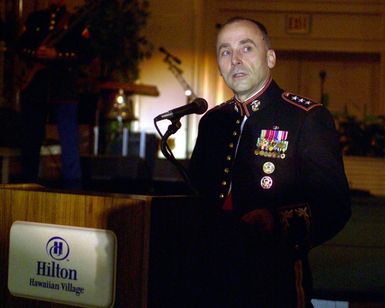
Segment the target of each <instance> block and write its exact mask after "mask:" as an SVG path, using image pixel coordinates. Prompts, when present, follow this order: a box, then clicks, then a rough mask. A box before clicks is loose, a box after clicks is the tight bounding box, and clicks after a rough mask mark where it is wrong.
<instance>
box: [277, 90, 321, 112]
mask: <svg viewBox="0 0 385 308" xmlns="http://www.w3.org/2000/svg"><path fill="white" fill-rule="evenodd" d="M282 98H283V99H284V100H285V101H287V102H289V103H290V104H292V105H294V106H297V107H299V108H301V109H303V110H306V111H309V110H311V109H313V108H314V107H317V106H322V104H320V103H317V102H314V101H313V100H311V99H309V98H306V97H303V96H299V95H297V94H293V93H290V92H284V93H282Z"/></svg>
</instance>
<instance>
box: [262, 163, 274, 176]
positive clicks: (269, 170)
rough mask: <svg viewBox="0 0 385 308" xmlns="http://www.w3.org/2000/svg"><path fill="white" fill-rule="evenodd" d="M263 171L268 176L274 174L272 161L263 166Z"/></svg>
mask: <svg viewBox="0 0 385 308" xmlns="http://www.w3.org/2000/svg"><path fill="white" fill-rule="evenodd" d="M262 170H263V172H265V173H266V174H272V173H273V172H274V170H275V166H274V164H273V163H272V162H270V161H267V162H265V163H264V164H263V166H262Z"/></svg>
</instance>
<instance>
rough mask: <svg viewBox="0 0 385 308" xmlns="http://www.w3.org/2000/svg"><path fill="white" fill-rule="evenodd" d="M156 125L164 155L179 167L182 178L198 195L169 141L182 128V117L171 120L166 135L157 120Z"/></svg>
mask: <svg viewBox="0 0 385 308" xmlns="http://www.w3.org/2000/svg"><path fill="white" fill-rule="evenodd" d="M154 125H155V127H156V129H157V131H158V133H159V135H160V136H161V146H160V150H161V152H162V153H163V155H164V157H166V159H167V160H168V161H170V162H171V163H172V164H173V165H174V166H175V167H176V168H177V169H178V171H179V174H180V175H181V176H182V178H183V180H184V182H185V183H186V184H187V186H188V188H189V189H190V190H191V191H192V192H193V193H194V194H196V195H197V194H198V192H197V191H196V189H195V188H194V186H193V185H192V183H191V179H190V177H189V175H188V172H187V170H186V169H185V168H184V167H183V165H182V164H181V163H180V162H178V161H177V159H176V158H175V156H174V154H173V153H172V151H171V149H170V147H169V145H168V143H167V140H168V138H169V137H170V136H171V135H173V134H175V133H176V132H177V131H178V130H179V129H180V128H181V126H182V124H181V123H180V118H175V119H173V120H171V124H170V125H169V126H168V128H167V131H166V133H165V134H164V135H162V133H161V132H160V131H159V128H158V126H157V124H156V121H155V120H154Z"/></svg>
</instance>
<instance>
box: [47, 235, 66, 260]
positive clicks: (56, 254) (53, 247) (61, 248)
mask: <svg viewBox="0 0 385 308" xmlns="http://www.w3.org/2000/svg"><path fill="white" fill-rule="evenodd" d="M45 248H46V251H47V254H48V255H49V256H50V257H51V258H52V259H55V260H57V261H61V260H64V259H65V258H67V257H68V255H69V254H70V247H69V245H68V244H67V242H66V241H65V240H64V239H63V238H61V237H59V236H54V237H51V238H50V239H49V240H48V242H47V245H46V247H45Z"/></svg>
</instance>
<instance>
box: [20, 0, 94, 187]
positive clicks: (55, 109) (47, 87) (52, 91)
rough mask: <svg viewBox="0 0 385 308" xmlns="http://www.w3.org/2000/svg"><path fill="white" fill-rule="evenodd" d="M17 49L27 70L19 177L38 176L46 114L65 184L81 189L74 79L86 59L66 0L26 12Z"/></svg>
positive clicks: (82, 32)
mask: <svg viewBox="0 0 385 308" xmlns="http://www.w3.org/2000/svg"><path fill="white" fill-rule="evenodd" d="M18 49H19V54H20V57H21V58H22V59H23V60H24V61H25V63H27V65H26V67H27V68H28V69H27V71H26V72H25V74H24V80H22V81H21V85H20V89H21V109H22V117H23V124H24V137H25V138H24V142H23V148H22V166H23V176H24V179H23V180H24V181H27V182H36V181H37V180H38V172H39V159H40V147H41V145H42V144H43V141H44V136H45V124H46V119H47V115H48V113H49V112H50V113H51V116H52V118H53V120H54V122H56V124H57V127H58V132H59V138H60V145H61V165H62V166H61V167H62V180H63V187H64V188H79V187H80V184H81V168H80V154H79V128H78V122H77V110H78V109H77V98H78V97H77V84H76V77H77V67H78V65H79V64H80V63H83V62H86V61H87V60H89V57H90V54H89V51H90V48H89V44H88V33H87V30H86V29H84V28H82V27H79V23H75V22H74V20H73V16H72V15H71V14H70V13H68V11H67V10H66V7H65V4H64V0H51V5H50V7H49V8H48V9H45V10H41V11H35V12H32V13H31V14H30V15H29V16H28V18H27V22H26V24H25V27H24V31H23V33H22V35H21V37H20V38H19V41H18Z"/></svg>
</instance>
